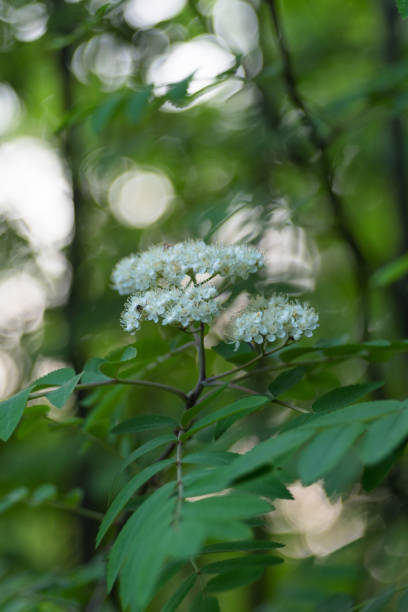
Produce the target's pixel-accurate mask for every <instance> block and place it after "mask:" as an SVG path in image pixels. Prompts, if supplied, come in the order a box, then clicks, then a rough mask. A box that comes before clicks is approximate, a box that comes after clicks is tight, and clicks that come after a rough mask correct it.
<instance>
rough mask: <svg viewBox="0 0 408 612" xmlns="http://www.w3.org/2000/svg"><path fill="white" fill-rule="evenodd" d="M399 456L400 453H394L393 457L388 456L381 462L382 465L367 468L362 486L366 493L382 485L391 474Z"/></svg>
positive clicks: (377, 464)
mask: <svg viewBox="0 0 408 612" xmlns="http://www.w3.org/2000/svg"><path fill="white" fill-rule="evenodd" d="M398 455H399V452H398V451H394V452H393V453H391V455H388V457H386V458H385V459H383V460H382V461H380V463H376V464H375V465H368V466H366V468H365V470H364V473H363V477H362V485H363V488H364V490H365V491H372V490H373V489H375V488H376V487H378V485H379V484H381V483H382V481H383V480H384V479H385V477H386V476H387V474H388V473H389V472H390V470H391V468H392V466H393V465H394V463H395V461H396V459H397V458H398Z"/></svg>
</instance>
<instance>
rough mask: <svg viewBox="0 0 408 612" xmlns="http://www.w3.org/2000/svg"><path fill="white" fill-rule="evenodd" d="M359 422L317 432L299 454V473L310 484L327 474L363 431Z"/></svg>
mask: <svg viewBox="0 0 408 612" xmlns="http://www.w3.org/2000/svg"><path fill="white" fill-rule="evenodd" d="M363 431H364V428H363V426H362V425H361V424H360V423H353V424H351V425H340V426H339V427H332V428H330V429H327V430H325V431H321V432H319V433H318V434H317V435H316V437H315V438H314V439H313V440H312V441H311V442H310V443H309V444H308V445H307V446H306V448H305V449H304V450H303V451H302V452H301V453H300V456H299V475H300V478H301V481H302V483H303V484H304V485H310V484H312V483H313V482H316V481H317V480H319V479H320V478H322V477H323V476H325V475H326V474H328V473H329V472H330V471H331V470H332V469H333V468H334V467H335V466H336V464H337V463H338V462H339V461H340V460H341V459H342V457H343V456H344V455H345V453H346V452H347V451H348V450H349V448H350V446H351V445H352V444H353V442H354V441H355V440H356V439H357V438H358V437H359V436H360V435H361V434H362V433H363Z"/></svg>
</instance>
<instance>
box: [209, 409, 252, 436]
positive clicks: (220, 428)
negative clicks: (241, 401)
mask: <svg viewBox="0 0 408 612" xmlns="http://www.w3.org/2000/svg"><path fill="white" fill-rule="evenodd" d="M255 410H256V409H255ZM253 412H254V408H247V409H246V410H242V411H240V412H237V413H235V414H231V415H230V416H229V417H226V418H225V419H221V420H220V421H218V423H217V424H216V426H215V430H214V440H218V438H221V436H223V435H224V433H225V432H226V431H227V430H228V429H229V428H230V427H232V425H234V423H236V422H237V421H239V420H240V419H243V418H244V417H246V416H249V415H250V414H252V413H253Z"/></svg>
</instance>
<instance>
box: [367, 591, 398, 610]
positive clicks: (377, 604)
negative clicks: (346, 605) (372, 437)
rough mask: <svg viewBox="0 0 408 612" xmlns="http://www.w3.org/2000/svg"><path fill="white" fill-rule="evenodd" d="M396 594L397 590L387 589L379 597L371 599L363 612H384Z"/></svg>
mask: <svg viewBox="0 0 408 612" xmlns="http://www.w3.org/2000/svg"><path fill="white" fill-rule="evenodd" d="M394 593H395V588H390V589H387V590H386V591H385V592H384V593H382V594H381V595H380V596H379V597H375V598H373V599H370V601H368V602H367V604H366V605H365V606H364V607H363V608H361V612H384V610H385V609H386V604H387V603H388V602H389V601H390V600H391V599H392V597H393V596H394Z"/></svg>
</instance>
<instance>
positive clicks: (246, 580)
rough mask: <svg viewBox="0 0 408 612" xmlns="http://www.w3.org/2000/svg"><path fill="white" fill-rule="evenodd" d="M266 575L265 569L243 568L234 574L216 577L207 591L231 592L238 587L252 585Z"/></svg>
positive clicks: (226, 573) (228, 573)
mask: <svg viewBox="0 0 408 612" xmlns="http://www.w3.org/2000/svg"><path fill="white" fill-rule="evenodd" d="M263 573H264V568H249V569H248V568H241V569H237V570H235V571H233V572H225V573H223V574H220V575H219V576H216V577H215V578H213V579H212V580H210V582H209V583H208V584H207V586H206V590H207V591H209V592H210V593H211V592H212V593H221V592H223V591H231V590H232V589H237V588H238V587H241V586H244V585H247V584H251V583H252V582H255V581H256V580H259V578H260V577H261V576H262V574H263Z"/></svg>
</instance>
